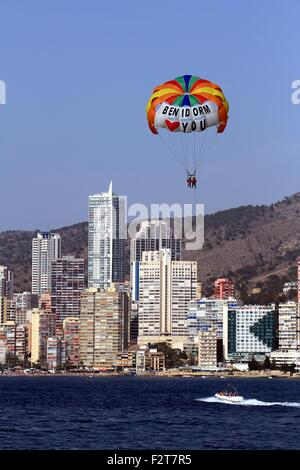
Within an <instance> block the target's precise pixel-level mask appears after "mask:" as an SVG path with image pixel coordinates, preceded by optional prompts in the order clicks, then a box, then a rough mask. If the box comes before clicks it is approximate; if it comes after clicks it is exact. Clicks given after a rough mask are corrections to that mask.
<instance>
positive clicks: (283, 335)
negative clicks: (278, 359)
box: [278, 301, 299, 351]
mask: <svg viewBox="0 0 300 470" xmlns="http://www.w3.org/2000/svg"><path fill="white" fill-rule="evenodd" d="M298 323H299V319H298V308H297V303H296V302H292V301H290V302H286V303H280V304H279V306H278V348H279V349H280V350H282V351H288V350H290V349H297V347H298V342H297V339H298V331H297V326H298Z"/></svg>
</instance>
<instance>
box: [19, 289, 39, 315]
mask: <svg viewBox="0 0 300 470" xmlns="http://www.w3.org/2000/svg"><path fill="white" fill-rule="evenodd" d="M13 298H14V301H15V303H16V310H23V311H25V312H26V310H31V309H33V308H38V306H39V302H38V296H37V295H36V294H32V293H31V292H18V293H16V294H14V297H13Z"/></svg>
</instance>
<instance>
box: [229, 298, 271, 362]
mask: <svg viewBox="0 0 300 470" xmlns="http://www.w3.org/2000/svg"><path fill="white" fill-rule="evenodd" d="M277 329H278V313H277V312H276V310H275V306H274V305H271V306H266V305H243V306H237V307H236V308H233V309H228V310H227V311H225V312H224V325H223V338H224V356H225V359H226V360H227V361H230V360H234V361H237V362H245V361H248V360H249V358H250V359H251V357H252V356H257V358H259V357H260V356H264V355H266V354H267V355H269V354H270V353H271V352H272V351H274V350H276V349H277Z"/></svg>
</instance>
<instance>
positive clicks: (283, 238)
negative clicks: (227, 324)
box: [0, 192, 300, 293]
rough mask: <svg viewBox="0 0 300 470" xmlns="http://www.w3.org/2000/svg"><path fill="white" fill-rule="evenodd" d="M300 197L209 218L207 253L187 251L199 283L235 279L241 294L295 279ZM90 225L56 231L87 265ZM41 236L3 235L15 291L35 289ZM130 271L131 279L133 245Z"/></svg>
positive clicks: (4, 260)
mask: <svg viewBox="0 0 300 470" xmlns="http://www.w3.org/2000/svg"><path fill="white" fill-rule="evenodd" d="M299 214H300V192H298V193H295V194H293V195H291V196H289V197H285V198H284V199H282V200H280V201H278V202H276V203H272V204H270V205H251V204H249V205H243V206H240V207H236V208H232V209H225V210H222V211H218V212H216V213H214V214H208V215H206V216H205V243H204V246H203V249H202V250H197V251H185V250H184V249H183V259H184V260H195V261H197V262H198V274H199V280H200V281H201V282H203V283H204V284H205V286H206V287H207V289H208V291H207V292H208V293H209V289H210V288H211V286H212V282H213V279H215V278H216V277H221V276H229V277H232V278H234V279H235V281H236V283H237V284H238V285H240V287H241V288H244V289H247V290H249V289H251V288H252V287H253V286H255V285H260V284H262V285H263V284H264V283H265V282H266V280H267V279H268V278H269V277H270V276H277V277H278V278H279V279H280V280H281V281H282V282H283V281H284V280H285V279H295V265H296V260H297V258H298V256H300V218H299ZM87 227H88V226H87V222H85V221H84V222H79V223H76V224H72V225H69V226H64V227H60V228H56V229H53V230H51V231H53V232H59V233H60V234H61V237H62V251H63V254H64V255H68V254H69V255H73V256H76V257H82V258H84V259H85V260H86V259H87ZM36 232H37V230H26V231H23V230H6V231H3V232H0V264H3V265H5V266H8V267H9V268H10V269H12V270H13V271H14V272H15V291H16V292H20V291H23V290H30V288H31V240H32V238H33V237H34V236H35V234H36ZM125 248H126V264H125V271H126V274H127V276H128V274H129V259H128V258H129V243H128V240H127V241H126V247H125Z"/></svg>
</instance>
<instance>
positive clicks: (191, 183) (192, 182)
mask: <svg viewBox="0 0 300 470" xmlns="http://www.w3.org/2000/svg"><path fill="white" fill-rule="evenodd" d="M186 182H187V186H188V188H197V178H196V172H195V171H194V173H189V172H188V173H187V179H186Z"/></svg>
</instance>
